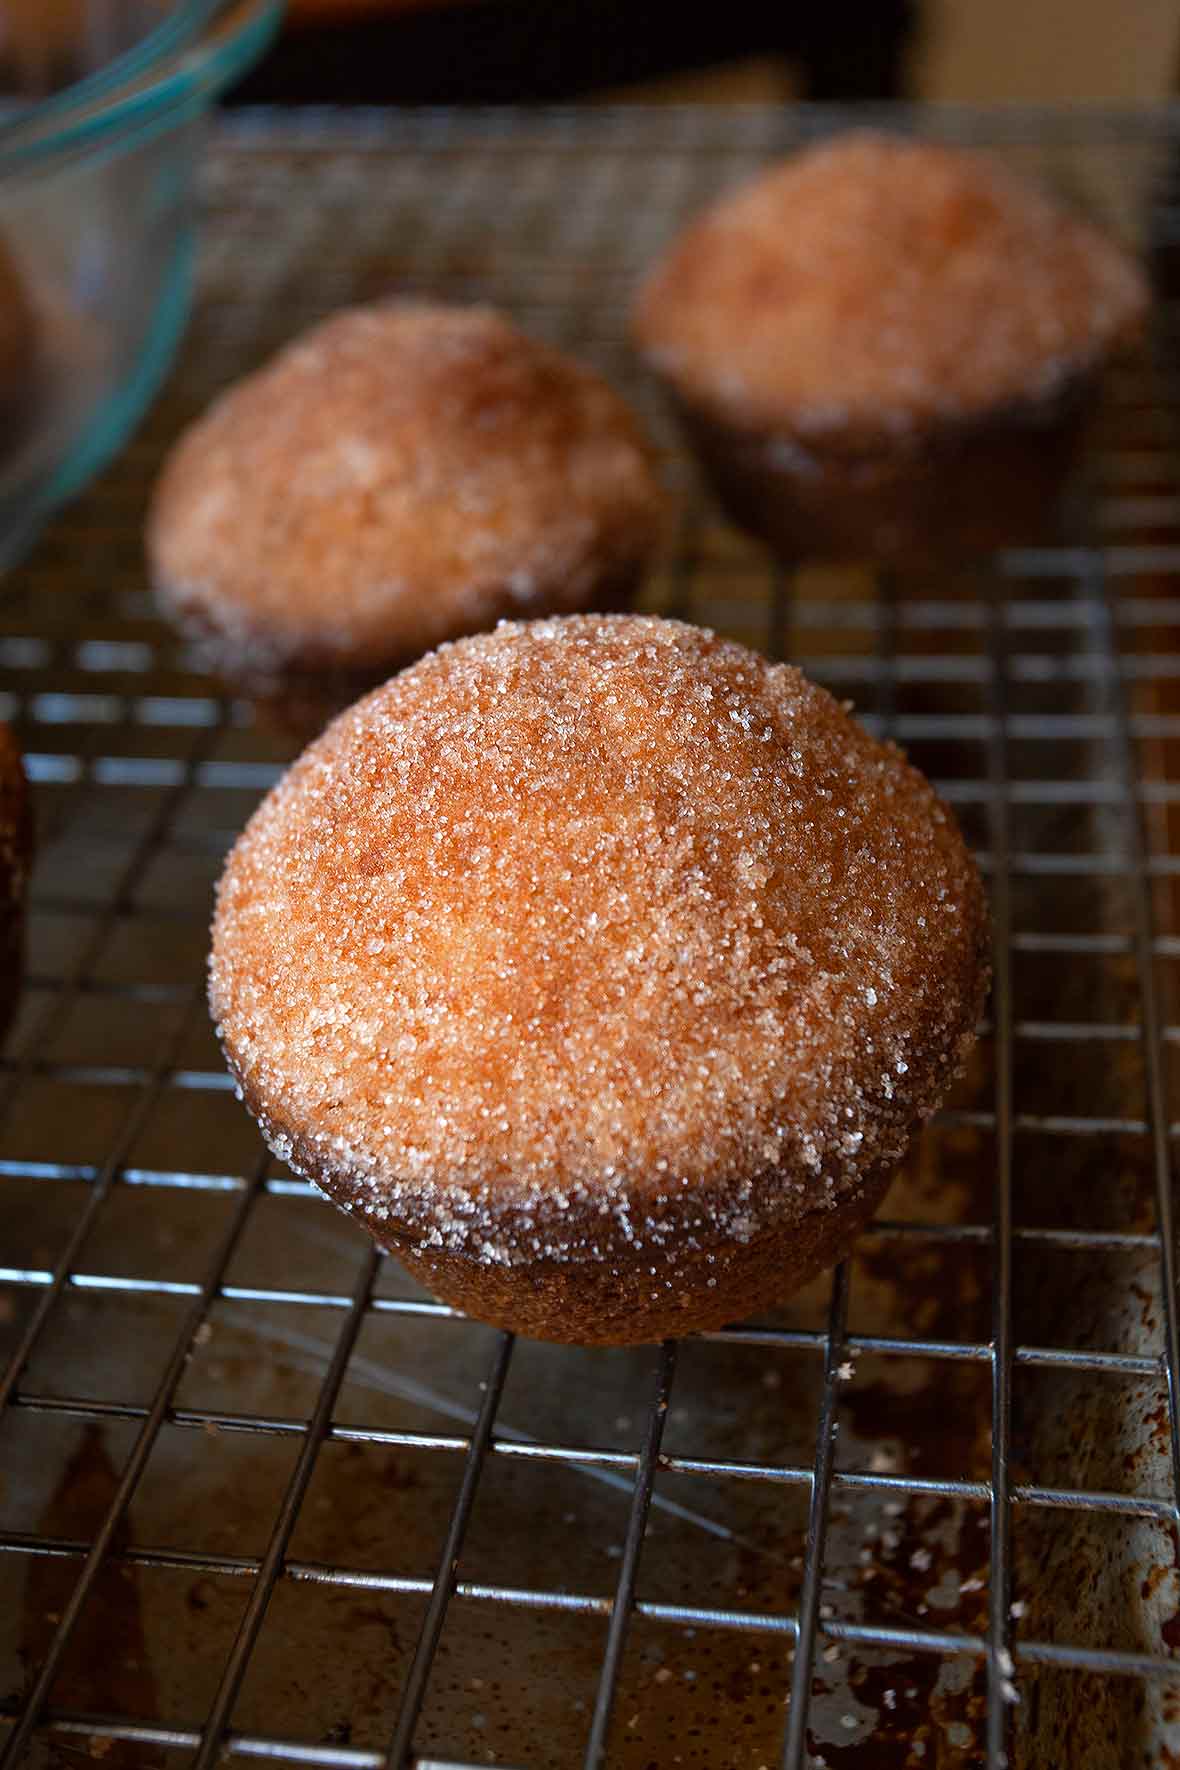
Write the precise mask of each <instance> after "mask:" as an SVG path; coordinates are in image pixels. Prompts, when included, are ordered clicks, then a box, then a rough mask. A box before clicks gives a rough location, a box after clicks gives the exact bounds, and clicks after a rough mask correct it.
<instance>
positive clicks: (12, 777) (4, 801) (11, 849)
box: [0, 725, 33, 1038]
mask: <svg viewBox="0 0 1180 1770" xmlns="http://www.w3.org/2000/svg"><path fill="white" fill-rule="evenodd" d="M32 853H33V815H32V807H31V805H30V802H29V793H28V788H27V786H26V784H25V775H24V769H23V767H22V766H21V757H20V749H19V747H18V745H17V742H16V739H15V737H14V736H13V734H12V732H11V730H10V729H9V727H8V726H7V725H0V1038H2V1037H3V1035H4V1034H5V1032H7V1030H8V1025H9V1022H10V1020H11V1018H12V1015H13V1012H14V1010H15V1008H16V1002H17V997H18V994H19V991H20V974H21V956H22V942H23V933H24V898H25V884H26V881H27V878H28V871H29V863H30V861H31V859H32Z"/></svg>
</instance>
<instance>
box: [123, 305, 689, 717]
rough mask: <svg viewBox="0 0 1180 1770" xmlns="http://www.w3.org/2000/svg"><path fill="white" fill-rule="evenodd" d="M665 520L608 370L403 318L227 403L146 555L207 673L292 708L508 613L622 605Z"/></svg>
mask: <svg viewBox="0 0 1180 1770" xmlns="http://www.w3.org/2000/svg"><path fill="white" fill-rule="evenodd" d="M663 516H664V497H663V493H662V491H661V489H660V486H659V484H658V481H657V478H656V475H655V471H654V467H653V458H652V454H651V450H650V448H649V445H648V443H647V441H646V439H645V437H644V435H643V434H642V431H641V430H640V427H639V425H638V424H637V422H636V420H635V418H634V417H633V415H632V413H631V412H630V410H629V409H628V407H627V406H626V405H625V404H624V402H623V401H622V400H621V399H620V398H619V397H618V395H617V394H616V393H615V392H614V391H613V390H612V389H611V388H610V387H608V386H607V384H606V383H605V382H604V381H603V380H602V379H601V378H600V377H599V376H598V375H596V374H594V373H592V371H590V370H589V369H587V368H585V367H583V366H582V365H581V364H579V363H577V362H574V361H573V360H572V359H571V358H569V357H567V356H565V355H563V354H562V353H561V352H560V351H557V350H554V349H552V348H551V347H550V346H548V345H546V344H542V343H539V342H538V341H537V340H535V339H532V338H529V337H526V336H525V334H524V333H522V332H520V331H518V330H517V329H516V328H515V327H514V326H512V325H511V324H510V323H509V322H508V321H507V320H506V319H504V318H502V317H501V316H500V315H499V314H497V313H495V312H493V311H492V310H491V309H488V308H457V307H442V306H433V305H428V304H424V303H416V302H391V303H388V304H386V305H383V306H377V307H369V308H355V309H352V310H350V311H346V312H343V313H340V314H337V315H335V316H334V317H333V318H331V319H329V320H327V321H325V322H324V323H323V324H322V325H320V326H317V327H316V328H314V329H313V330H312V331H311V332H309V333H308V334H307V335H306V336H305V337H303V338H302V339H300V340H298V341H297V342H296V343H294V344H292V345H290V346H289V347H288V348H287V349H285V350H283V351H281V352H280V353H279V355H278V356H277V357H276V358H275V359H274V360H273V361H272V362H271V363H270V364H269V365H267V366H266V367H265V368H263V369H261V370H260V371H258V373H256V374H254V375H251V376H248V377H247V378H246V379H245V380H244V381H243V382H241V383H239V384H238V385H237V386H236V387H234V388H232V389H231V390H230V391H229V392H228V393H226V394H223V395H222V397H221V398H220V399H218V400H217V401H215V403H214V404H213V406H212V407H211V408H210V410H209V411H208V412H207V413H206V415H205V416H204V417H203V418H201V419H200V420H199V421H198V422H197V423H195V424H194V425H193V426H192V427H191V428H190V429H189V430H188V431H186V432H185V434H184V435H183V436H182V437H181V439H180V441H179V442H178V443H177V445H176V447H175V448H174V450H173V451H172V454H171V456H170V457H169V459H168V461H167V462H166V464H165V467H164V470H163V473H162V475H161V478H160V482H159V485H158V487H157V489H156V493H155V497H154V500H153V504H152V509H151V512H150V517H149V522H148V551H149V555H150V563H151V570H152V575H153V579H154V582H155V586H156V590H157V593H158V595H159V598H160V600H161V603H162V604H163V606H164V608H165V609H166V610H167V611H168V612H169V613H170V614H171V615H173V616H174V617H175V618H176V619H177V620H178V621H179V622H180V624H181V625H182V626H183V627H184V628H185V629H186V630H187V631H188V632H189V633H190V634H192V635H194V636H195V637H196V638H197V639H198V640H200V641H201V643H202V646H203V649H204V652H205V655H206V659H207V661H209V662H210V663H212V664H213V665H214V666H215V667H216V668H218V669H219V670H221V671H222V672H223V673H224V674H226V675H228V676H230V677H231V678H232V679H233V680H234V681H236V682H238V683H240V684H242V685H243V686H245V687H247V688H248V689H250V690H251V691H257V692H261V693H263V694H277V698H278V700H279V702H280V703H281V701H282V699H283V697H284V696H285V695H287V694H288V693H289V694H290V696H291V698H292V699H293V700H294V701H295V702H296V703H298V702H299V701H300V700H304V699H311V700H313V701H314V699H315V697H316V696H317V694H321V693H324V692H327V694H328V695H329V696H330V695H331V693H332V692H334V691H338V690H339V689H340V688H341V687H342V686H352V688H353V690H354V692H359V688H358V686H357V685H358V684H361V683H366V682H368V683H371V682H373V681H376V680H380V679H381V678H382V677H384V676H386V675H388V674H389V673H390V671H391V670H393V669H395V668H397V667H399V666H400V665H402V664H404V663H406V662H408V661H409V660H411V659H413V658H415V657H418V656H420V655H421V654H422V652H424V651H426V650H427V649H428V648H429V647H430V646H432V645H436V644H438V643H439V642H440V641H441V640H445V639H448V638H454V637H457V636H459V635H461V634H464V633H469V632H474V631H478V630H480V629H483V628H487V627H490V626H494V625H495V623H496V621H497V620H499V619H500V618H501V617H502V616H504V615H509V614H522V613H524V614H529V613H546V612H549V611H554V610H559V611H564V610H572V609H583V608H588V607H608V608H609V607H615V606H619V605H621V604H623V603H625V602H626V601H627V600H628V599H629V598H630V596H631V595H632V593H633V592H634V590H635V589H636V588H637V586H638V583H639V581H640V579H641V578H642V575H643V573H644V571H645V569H646V567H647V565H648V563H649V561H650V559H651V556H652V554H653V551H654V549H655V547H656V545H657V542H658V539H659V535H660V531H661V528H662V523H663Z"/></svg>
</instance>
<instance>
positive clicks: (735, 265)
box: [634, 132, 1147, 446]
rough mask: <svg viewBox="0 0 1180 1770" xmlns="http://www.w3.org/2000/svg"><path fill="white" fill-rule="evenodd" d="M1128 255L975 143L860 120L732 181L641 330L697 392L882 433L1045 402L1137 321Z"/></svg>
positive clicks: (803, 429) (643, 339)
mask: <svg viewBox="0 0 1180 1770" xmlns="http://www.w3.org/2000/svg"><path fill="white" fill-rule="evenodd" d="M1146 309H1147V286H1146V281H1145V278H1144V275H1143V272H1142V271H1141V269H1140V268H1139V266H1138V265H1137V264H1136V263H1135V262H1134V260H1133V259H1132V258H1131V257H1130V256H1129V255H1128V254H1127V253H1126V252H1125V251H1124V250H1123V249H1122V248H1121V247H1120V246H1119V245H1118V244H1117V243H1116V242H1115V241H1114V240H1112V239H1110V238H1108V237H1107V236H1106V235H1105V234H1103V233H1102V232H1101V231H1100V230H1099V229H1098V228H1095V227H1093V226H1091V225H1089V224H1088V223H1087V222H1085V221H1082V220H1080V219H1079V218H1077V217H1076V216H1074V215H1072V214H1070V213H1069V212H1068V211H1067V210H1065V209H1063V208H1062V207H1061V205H1060V204H1059V203H1057V202H1055V201H1054V200H1053V198H1052V197H1051V196H1049V195H1048V193H1046V192H1043V191H1041V190H1039V189H1038V188H1037V187H1036V186H1034V185H1031V184H1026V183H1024V182H1023V181H1021V180H1019V179H1017V178H1015V177H1012V176H1010V175H1009V174H1008V173H1007V172H1005V171H1004V170H1002V169H1001V168H1000V167H999V166H998V165H995V164H993V163H992V162H990V161H989V160H988V159H987V158H986V157H985V156H983V155H981V154H978V153H973V152H970V151H967V150H964V149H959V148H952V147H944V146H940V145H937V144H935V143H932V142H918V141H907V140H904V139H902V138H891V137H889V136H886V135H879V134H875V133H871V132H855V133H851V134H848V135H842V136H838V137H836V138H834V139H833V140H831V141H830V142H827V143H824V144H821V145H819V146H817V147H813V148H810V149H808V150H806V151H803V152H800V153H798V154H795V155H794V156H793V157H792V158H791V159H789V160H787V161H785V162H784V163H783V164H782V165H779V166H776V167H774V168H772V169H771V170H770V171H768V172H766V173H764V174H762V175H761V176H760V177H758V178H756V179H754V180H753V181H752V182H751V183H749V184H747V185H745V186H744V187H743V188H741V189H739V190H738V191H736V192H733V193H731V194H730V195H728V196H726V197H723V198H722V199H721V200H720V202H718V203H717V204H715V205H714V206H713V207H712V208H711V209H710V210H708V211H707V212H706V213H705V214H704V215H703V216H701V217H700V218H699V219H698V220H697V221H695V222H694V223H692V224H691V225H690V226H689V227H688V228H687V229H686V230H685V231H684V232H683V233H682V234H681V236H680V237H679V238H678V239H677V240H676V241H675V242H674V243H673V245H672V247H671V249H670V250H669V252H668V253H667V254H666V255H665V257H664V258H663V260H662V261H661V262H660V263H659V264H658V265H657V267H656V268H655V270H654V272H653V273H652V275H651V276H650V278H649V279H648V281H647V283H646V285H645V286H644V288H643V289H642V291H641V292H640V296H639V299H638V302H637V304H636V309H635V314H634V330H635V335H636V338H637V340H638V342H639V344H640V345H641V347H642V348H643V349H644V351H645V352H646V353H647V354H648V356H649V357H650V359H651V361H652V363H653V365H654V366H655V367H657V368H658V369H659V370H660V372H661V373H662V374H664V375H665V376H666V377H667V378H668V380H669V381H670V382H671V383H672V384H673V386H674V387H676V389H677V390H678V392H679V393H680V395H681V396H682V397H683V398H684V399H685V400H687V401H688V402H689V403H690V404H692V405H693V406H694V407H695V408H697V409H699V410H702V411H705V412H708V413H709V414H711V415H712V416H714V417H716V418H719V419H722V420H724V421H725V422H727V423H732V424H736V425H739V426H750V427H752V428H755V429H757V428H761V427H765V426H770V427H778V426H788V427H789V428H790V429H791V430H792V431H795V432H797V433H798V434H799V435H800V436H802V437H804V438H811V439H813V440H823V439H825V438H834V437H841V436H843V437H845V439H846V440H851V439H853V438H855V439H856V440H857V442H858V443H859V444H860V445H862V446H863V444H864V442H865V441H866V439H868V438H872V437H878V436H881V435H885V436H889V435H892V434H897V433H901V434H904V433H905V432H907V431H909V430H911V429H914V428H915V427H920V426H922V425H924V424H927V423H929V422H930V421H931V420H944V421H946V420H950V421H958V420H971V419H973V418H978V417H979V416H980V415H981V414H985V413H990V412H994V411H996V410H1000V409H1003V408H1005V407H1008V406H1011V405H1019V404H1022V403H1023V402H1026V401H1029V400H1035V399H1040V398H1049V399H1052V398H1053V397H1054V396H1056V395H1057V394H1059V393H1060V392H1061V391H1062V389H1063V388H1065V387H1067V386H1068V385H1069V384H1070V383H1071V382H1073V381H1074V380H1075V379H1076V378H1077V377H1079V376H1085V375H1086V374H1088V373H1089V372H1090V371H1092V370H1093V369H1094V367H1095V366H1096V365H1099V364H1100V363H1101V362H1102V361H1103V360H1104V358H1105V357H1107V356H1108V355H1109V354H1110V353H1111V352H1112V351H1113V350H1115V349H1117V348H1118V347H1119V346H1120V345H1122V344H1124V343H1126V342H1127V341H1128V339H1130V338H1132V337H1133V336H1134V335H1135V334H1136V332H1137V331H1138V330H1139V329H1140V327H1141V326H1142V323H1143V319H1144V316H1145V313H1146Z"/></svg>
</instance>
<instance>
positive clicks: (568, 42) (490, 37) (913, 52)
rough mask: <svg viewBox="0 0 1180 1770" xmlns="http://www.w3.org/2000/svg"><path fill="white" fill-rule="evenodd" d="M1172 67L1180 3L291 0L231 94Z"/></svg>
mask: <svg viewBox="0 0 1180 1770" xmlns="http://www.w3.org/2000/svg"><path fill="white" fill-rule="evenodd" d="M50 3H51V4H63V3H64V0H50ZM1178 72H1180V0H1113V3H1112V0H1031V4H1030V0H983V3H981V0H826V3H824V4H795V5H790V4H788V5H781V6H768V5H765V4H762V3H761V0H725V3H724V4H699V5H696V6H691V5H689V6H686V5H683V4H679V3H676V0H646V3H644V4H635V0H565V4H561V3H555V0H290V5H289V13H288V21H287V24H286V27H285V29H284V31H283V34H282V37H281V39H280V41H279V43H278V45H277V47H276V48H275V50H274V51H273V52H272V54H271V55H270V56H269V57H268V58H267V60H266V61H265V62H264V63H263V64H262V66H261V67H259V69H258V70H257V71H256V73H255V74H254V75H253V76H252V77H251V78H250V79H249V80H248V81H247V82H246V83H245V85H244V86H242V87H241V88H240V89H239V90H238V92H237V93H236V94H235V101H236V102H268V103H270V102H278V103H284V102H288V103H294V102H311V103H367V104H386V103H407V104H410V103H413V104H475V103H511V102H526V103H527V102H529V101H538V102H540V101H545V100H549V101H553V100H566V99H584V98H598V99H606V100H635V101H641V102H661V101H668V102H677V101H682V100H691V101H695V102H702V101H703V102H709V101H710V100H716V101H718V102H726V101H734V100H739V101H740V100H743V99H748V100H761V101H765V100H774V99H777V98H782V99H783V100H789V99H791V98H795V97H799V98H811V99H819V100H825V99H831V100H847V99H857V98H869V99H872V98H897V97H902V98H916V99H926V100H934V101H950V102H955V101H964V102H986V101H1005V100H1012V101H1018V100H1040V99H1049V100H1053V99H1095V100H1102V99H1106V100H1118V99H1151V98H1159V97H1162V96H1164V95H1165V94H1167V93H1169V92H1171V91H1174V90H1175V86H1176V76H1177V73H1178Z"/></svg>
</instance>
